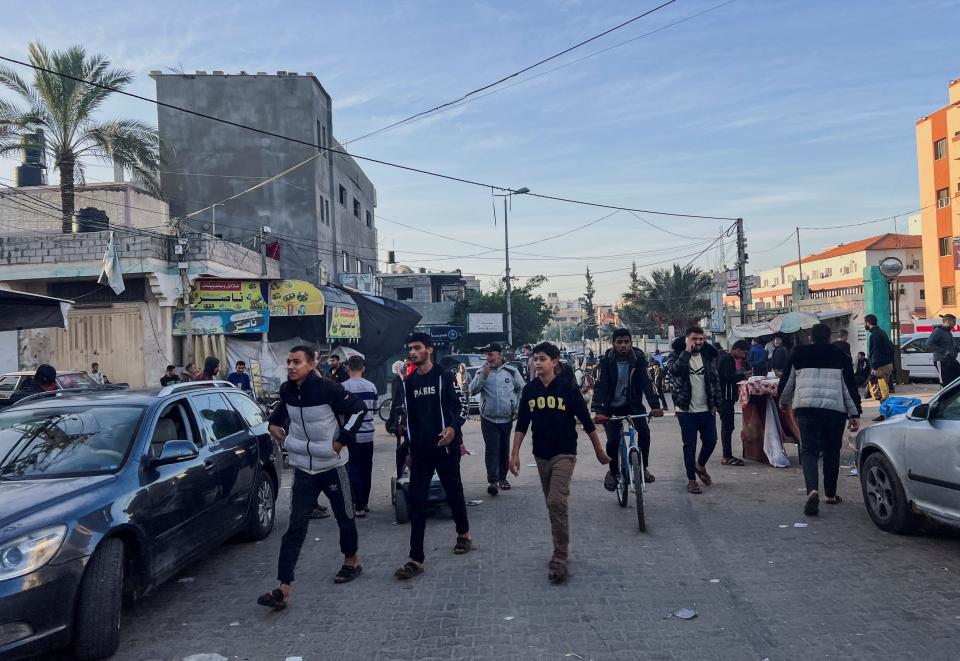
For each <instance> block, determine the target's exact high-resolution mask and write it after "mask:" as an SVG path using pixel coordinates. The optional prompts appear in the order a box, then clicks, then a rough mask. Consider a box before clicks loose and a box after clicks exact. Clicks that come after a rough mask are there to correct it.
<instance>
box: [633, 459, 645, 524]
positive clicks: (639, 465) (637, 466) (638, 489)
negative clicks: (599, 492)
mask: <svg viewBox="0 0 960 661" xmlns="http://www.w3.org/2000/svg"><path fill="white" fill-rule="evenodd" d="M630 468H631V469H632V470H633V489H634V493H636V494H637V523H638V524H639V525H640V532H646V530H647V517H646V514H645V513H644V511H643V461H641V459H640V452H639V451H638V450H636V449H631V450H630Z"/></svg>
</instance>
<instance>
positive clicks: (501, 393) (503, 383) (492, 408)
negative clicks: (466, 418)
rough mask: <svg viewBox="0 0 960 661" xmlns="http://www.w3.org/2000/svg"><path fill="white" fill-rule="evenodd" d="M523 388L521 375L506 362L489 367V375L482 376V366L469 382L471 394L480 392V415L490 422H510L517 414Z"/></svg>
mask: <svg viewBox="0 0 960 661" xmlns="http://www.w3.org/2000/svg"><path fill="white" fill-rule="evenodd" d="M522 390H523V377H522V376H520V373H519V372H518V371H517V369H516V368H515V367H513V366H511V365H507V364H506V363H504V364H502V365H500V367H498V368H496V369H492V368H491V369H490V375H489V376H487V377H484V376H483V368H482V367H481V368H480V369H478V370H477V375H476V376H475V377H473V381H471V382H470V392H471V394H477V393H480V417H481V418H486V419H487V420H489V421H490V422H510V421H511V420H513V417H514V416H515V415H516V414H517V406H518V403H519V402H520V392H521V391H522Z"/></svg>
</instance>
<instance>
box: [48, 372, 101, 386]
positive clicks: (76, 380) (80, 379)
mask: <svg viewBox="0 0 960 661" xmlns="http://www.w3.org/2000/svg"><path fill="white" fill-rule="evenodd" d="M57 383H59V384H60V387H61V388H63V389H64V390H66V389H67V388H86V387H87V386H92V385H96V384H95V383H94V381H93V379H91V378H90V377H89V376H88V375H87V373H86V372H70V373H69V374H59V375H57Z"/></svg>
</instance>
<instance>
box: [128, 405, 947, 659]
mask: <svg viewBox="0 0 960 661" xmlns="http://www.w3.org/2000/svg"><path fill="white" fill-rule="evenodd" d="M869 413H870V411H869V410H868V414H869ZM378 433H381V434H382V432H380V431H378ZM653 436H654V448H653V458H652V461H651V464H652V465H651V470H652V471H653V473H654V474H655V475H656V476H657V481H656V483H655V484H653V485H651V486H650V488H649V491H648V493H647V499H646V500H647V522H648V532H646V533H640V532H638V530H637V524H636V516H635V512H634V510H633V508H632V505H631V506H630V507H629V508H627V509H621V508H620V507H619V506H618V505H617V503H616V501H615V498H614V495H613V494H611V493H608V492H606V491H604V490H603V488H602V485H601V482H602V476H603V469H602V468H601V467H600V466H599V465H598V464H597V463H596V461H595V459H594V457H593V453H592V452H591V451H590V450H589V446H588V444H587V442H586V441H583V442H582V443H581V455H580V461H579V463H578V465H577V468H576V474H575V479H574V483H573V486H572V495H571V528H572V544H571V560H570V571H571V578H570V580H569V581H568V583H566V584H565V585H562V586H553V585H550V584H549V583H548V582H547V580H546V572H547V566H546V565H547V561H548V560H549V555H550V551H551V545H550V536H549V529H548V522H547V515H546V510H545V507H544V503H543V498H542V494H541V492H540V487H539V482H538V479H537V475H536V470H535V469H534V468H530V467H529V466H527V465H528V464H530V463H532V457H530V455H529V454H526V456H525V457H524V461H523V463H522V465H523V466H524V468H523V470H522V472H521V475H520V477H519V478H517V479H515V480H514V481H513V484H514V489H513V490H511V491H510V492H508V493H505V494H502V495H500V496H498V497H497V498H491V497H489V496H488V495H487V494H486V492H485V487H486V485H485V479H484V473H483V459H482V451H483V444H482V440H481V439H480V434H479V423H478V422H476V421H475V420H474V421H471V422H469V423H468V425H467V427H466V439H467V444H468V446H469V447H470V448H471V449H472V450H473V451H474V452H475V453H476V454H474V455H473V456H470V457H466V458H465V459H464V461H463V465H462V468H463V475H464V481H465V484H466V491H467V498H468V500H471V499H475V500H482V502H481V503H480V504H479V505H476V506H474V507H471V508H470V510H469V513H470V516H471V526H472V531H473V534H474V539H475V548H474V550H473V552H471V553H470V554H469V555H466V556H454V555H453V554H452V552H451V550H452V546H453V543H454V529H453V522H452V521H451V520H450V519H449V518H447V517H445V516H442V515H440V516H437V517H434V518H432V519H431V521H430V522H429V523H428V528H427V556H428V557H427V565H426V567H427V570H426V572H425V573H424V574H423V575H421V576H419V577H417V578H415V579H414V580H413V581H412V582H409V583H401V582H398V581H396V580H394V579H393V578H392V574H393V571H394V570H395V569H396V568H397V567H398V566H399V565H400V564H401V563H402V562H403V561H404V560H405V559H406V552H407V536H408V531H409V528H408V526H406V525H402V526H401V525H396V524H395V523H394V522H393V513H392V509H391V507H390V500H389V482H390V474H391V471H392V462H393V441H392V439H389V438H386V437H381V438H380V439H378V445H377V451H376V457H375V468H374V494H373V498H372V503H371V508H372V509H373V511H372V513H371V515H370V517H369V518H367V519H365V520H361V521H359V522H358V523H359V529H360V549H361V550H360V553H361V557H362V560H363V564H364V572H363V574H362V576H361V577H360V578H359V579H357V580H356V581H355V582H353V583H351V584H348V585H342V586H338V585H334V583H333V574H334V573H335V572H336V570H337V568H338V567H339V564H340V563H339V556H338V550H337V537H336V524H335V522H334V521H333V520H332V519H327V520H322V521H317V522H313V523H311V526H310V532H309V535H308V537H307V542H306V544H305V546H304V550H303V554H302V556H301V559H300V564H299V567H298V574H297V577H298V580H297V582H296V584H295V588H296V592H295V594H294V600H293V603H292V605H291V606H290V607H289V608H288V609H287V610H285V611H283V612H280V613H273V612H268V611H266V610H265V609H263V608H262V607H259V606H257V605H256V603H255V601H256V597H257V595H259V594H260V593H262V592H264V591H266V590H268V589H269V588H272V587H274V585H275V581H274V577H275V573H276V559H277V551H278V548H279V543H280V535H281V534H282V532H283V530H284V529H285V527H286V516H287V511H288V502H289V493H290V492H289V490H288V489H284V490H283V493H282V496H281V503H280V512H279V518H278V526H277V529H276V530H275V531H274V533H273V534H272V535H271V536H270V537H269V538H268V539H267V540H265V541H264V542H261V543H257V544H245V543H230V544H227V545H225V546H223V547H221V548H220V549H219V550H218V551H216V552H214V553H212V554H211V555H210V556H209V557H208V558H207V559H205V560H203V561H200V562H198V563H196V564H194V565H193V566H191V567H189V568H188V569H187V570H186V571H185V572H183V573H182V574H181V575H180V576H179V577H177V578H176V579H174V580H173V581H171V582H170V583H168V584H166V585H165V586H163V587H161V588H160V589H159V590H157V591H156V592H154V593H153V594H151V595H150V596H148V597H147V598H146V599H145V600H144V601H143V602H141V603H139V604H137V605H135V606H133V607H132V608H129V609H128V610H127V611H126V612H125V614H124V617H123V625H122V644H121V647H120V651H119V653H118V654H117V655H116V657H115V658H116V659H123V660H126V659H131V660H138V661H144V660H164V661H166V660H174V659H176V660H180V659H184V658H186V657H189V656H190V655H194V654H202V653H215V654H219V655H222V656H224V657H227V658H228V659H255V660H264V661H268V660H277V661H284V660H285V659H287V658H288V657H302V658H303V659H304V660H309V661H314V660H321V659H322V660H324V661H330V660H333V659H459V658H462V659H494V658H496V659H598V660H599V659H695V660H703V659H738V660H741V659H771V660H775V659H830V658H837V659H876V658H895V659H911V658H923V659H933V658H955V657H956V654H957V652H956V650H957V641H958V639H960V536H958V535H957V534H955V533H952V532H949V531H943V530H939V529H932V530H927V531H925V532H923V533H920V534H917V535H915V536H909V537H898V536H894V535H890V534H887V533H884V532H881V531H880V530H878V529H877V528H875V527H874V525H873V524H872V522H871V521H870V519H869V518H868V516H867V514H866V512H865V511H864V509H863V506H862V501H861V497H860V489H859V482H858V480H857V479H856V478H853V477H849V476H846V475H845V474H846V473H847V472H848V470H849V469H845V470H842V472H841V482H840V493H841V495H843V497H844V498H845V499H846V500H845V502H844V503H843V504H841V505H839V506H836V507H831V506H826V505H824V506H822V507H821V516H820V517H818V518H815V519H806V518H804V516H803V515H802V513H801V506H802V495H803V494H802V491H803V483H802V478H801V475H800V471H799V468H798V467H797V466H792V467H790V468H786V469H775V468H771V467H769V466H764V465H760V464H755V463H748V465H747V466H745V467H741V468H734V467H725V466H720V465H719V464H718V462H717V460H716V459H715V460H714V461H713V462H711V472H712V474H713V477H714V485H713V486H712V487H709V488H706V489H705V493H704V494H703V495H701V496H693V495H689V494H687V493H686V492H685V490H684V484H685V478H684V476H683V470H682V458H681V454H680V440H679V432H678V428H677V423H676V420H675V419H674V418H673V417H667V418H664V419H662V420H658V421H655V422H654V425H653ZM738 446H739V443H735V447H738ZM526 449H527V451H529V441H528V445H527V447H526ZM788 455H789V456H790V458H791V461H794V463H796V462H795V460H796V450H795V446H788ZM848 464H849V461H845V462H844V465H845V466H847V465H848ZM287 486H289V481H288V482H287ZM795 523H806V524H809V525H808V526H807V527H801V528H797V527H794V524H795ZM680 608H689V609H692V610H694V611H696V613H697V616H696V617H695V618H694V619H691V620H682V619H678V618H677V617H674V616H672V615H671V614H672V613H673V612H674V611H676V610H677V609H680Z"/></svg>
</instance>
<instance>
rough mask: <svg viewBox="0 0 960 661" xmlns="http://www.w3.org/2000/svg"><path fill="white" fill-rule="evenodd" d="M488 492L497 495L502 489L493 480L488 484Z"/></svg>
mask: <svg viewBox="0 0 960 661" xmlns="http://www.w3.org/2000/svg"><path fill="white" fill-rule="evenodd" d="M487 493H488V494H490V495H491V496H496V495H497V494H498V493H500V489H499V488H498V487H497V483H496V482H491V483H490V484H489V485H488V486H487Z"/></svg>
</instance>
